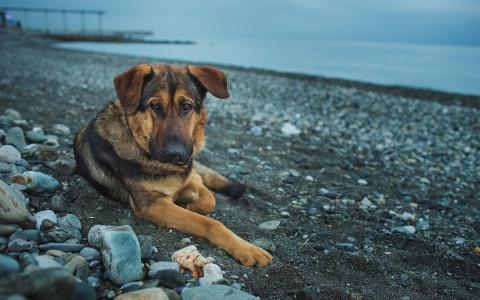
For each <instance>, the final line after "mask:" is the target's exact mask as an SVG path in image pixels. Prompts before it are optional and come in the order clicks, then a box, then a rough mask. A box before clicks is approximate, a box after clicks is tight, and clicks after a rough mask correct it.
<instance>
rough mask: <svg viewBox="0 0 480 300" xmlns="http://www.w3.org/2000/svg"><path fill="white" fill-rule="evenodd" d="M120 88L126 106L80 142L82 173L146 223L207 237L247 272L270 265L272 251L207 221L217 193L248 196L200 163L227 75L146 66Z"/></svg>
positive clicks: (113, 107) (119, 81)
mask: <svg viewBox="0 0 480 300" xmlns="http://www.w3.org/2000/svg"><path fill="white" fill-rule="evenodd" d="M114 84H115V89H116V93H117V96H118V99H119V100H117V101H113V102H111V103H110V104H108V105H107V107H106V108H105V109H103V111H101V112H100V113H99V114H98V115H97V116H96V117H95V118H94V119H93V120H92V121H91V122H90V123H89V124H88V125H87V126H86V127H84V128H82V129H80V131H79V132H78V133H77V135H76V137H75V144H74V149H75V158H76V160H77V165H78V169H79V171H80V174H81V175H82V176H83V177H84V178H85V179H86V180H87V181H88V182H89V183H90V184H91V185H92V186H93V187H95V188H96V189H97V190H98V191H99V192H100V193H101V194H103V195H106V196H107V197H109V198H112V199H114V200H117V201H121V202H123V203H126V204H129V205H130V206H131V207H132V209H133V211H134V213H135V215H137V216H138V217H140V218H144V219H147V220H149V221H151V222H153V223H155V224H158V225H161V226H165V227H169V228H175V229H177V230H179V231H182V232H185V233H188V234H192V235H195V236H199V237H202V238H205V239H207V240H208V241H210V242H211V243H213V244H215V245H217V246H219V247H220V248H223V249H224V250H225V251H227V252H228V253H229V254H230V255H232V256H233V257H234V258H235V259H237V260H238V261H239V262H240V263H242V264H243V265H247V266H252V265H257V266H264V265H266V264H268V263H269V262H270V261H271V259H272V256H271V255H270V254H269V253H268V252H266V251H265V250H263V249H261V248H259V247H257V246H255V245H252V244H250V243H249V242H247V241H245V240H243V239H242V238H240V237H239V236H237V235H235V234H234V233H233V232H231V231H230V230H229V229H227V228H226V227H225V226H224V225H223V224H222V223H220V222H219V221H217V220H214V219H212V218H209V217H207V216H205V215H207V214H208V213H210V212H211V211H212V210H213V209H214V208H215V197H214V194H213V193H212V192H211V191H215V192H220V193H223V194H225V195H227V196H230V197H232V198H240V197H241V196H242V194H243V192H244V190H245V188H244V186H243V185H241V184H239V183H238V182H234V181H231V180H229V179H227V178H225V177H223V176H222V175H220V174H219V173H217V172H215V171H213V170H211V169H209V168H207V167H205V166H203V165H201V164H200V163H198V162H197V161H194V158H195V155H196V154H197V153H198V152H200V150H201V149H202V148H203V146H204V142H205V137H204V128H205V121H206V112H205V109H204V106H203V101H204V99H205V96H206V93H207V92H210V93H211V94H212V95H214V96H215V97H218V98H222V99H224V98H228V97H229V92H228V88H227V79H226V77H225V74H224V73H223V72H221V71H219V70H218V69H215V68H212V67H208V66H190V65H189V66H187V67H180V66H175V65H148V64H141V65H137V66H135V67H133V68H132V69H130V70H128V71H126V72H125V73H123V74H121V75H118V76H116V77H115V79H114Z"/></svg>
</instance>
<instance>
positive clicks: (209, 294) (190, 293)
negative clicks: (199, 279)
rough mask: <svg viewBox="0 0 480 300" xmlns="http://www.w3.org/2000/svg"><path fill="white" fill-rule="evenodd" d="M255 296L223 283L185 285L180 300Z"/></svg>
mask: <svg viewBox="0 0 480 300" xmlns="http://www.w3.org/2000/svg"><path fill="white" fill-rule="evenodd" d="M256 299H257V297H255V296H253V295H251V294H248V293H246V292H244V291H241V290H239V289H236V288H233V287H230V286H226V285H223V284H214V285H210V286H200V287H186V288H184V289H183V290H182V300H256Z"/></svg>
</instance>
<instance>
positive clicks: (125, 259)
mask: <svg viewBox="0 0 480 300" xmlns="http://www.w3.org/2000/svg"><path fill="white" fill-rule="evenodd" d="M101 236H102V246H101V249H102V258H103V264H104V265H105V269H106V270H107V271H108V272H109V277H110V279H111V280H112V281H113V282H115V283H116V284H119V285H121V284H125V283H127V282H131V281H135V280H138V279H140V278H142V276H143V272H142V262H141V253H140V245H139V243H138V239H137V236H136V235H135V233H134V232H133V230H132V228H131V227H130V226H129V225H124V226H117V227H113V228H108V229H104V230H103V233H102V235H101Z"/></svg>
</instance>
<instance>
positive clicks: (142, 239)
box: [138, 235, 153, 259]
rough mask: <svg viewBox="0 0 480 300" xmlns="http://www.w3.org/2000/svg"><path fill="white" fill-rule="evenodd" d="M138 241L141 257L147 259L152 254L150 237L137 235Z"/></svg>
mask: <svg viewBox="0 0 480 300" xmlns="http://www.w3.org/2000/svg"><path fill="white" fill-rule="evenodd" d="M138 242H139V243H140V252H141V256H142V259H148V258H150V257H151V256H152V254H153V241H152V237H151V236H148V235H139V236H138Z"/></svg>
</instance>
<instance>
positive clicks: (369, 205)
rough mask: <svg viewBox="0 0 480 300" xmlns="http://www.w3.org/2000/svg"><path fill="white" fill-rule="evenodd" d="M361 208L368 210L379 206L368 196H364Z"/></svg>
mask: <svg viewBox="0 0 480 300" xmlns="http://www.w3.org/2000/svg"><path fill="white" fill-rule="evenodd" d="M360 208H362V209H365V210H367V209H369V208H372V209H375V208H377V206H376V205H375V204H373V203H372V202H371V201H370V200H368V198H367V197H364V198H363V199H362V201H360Z"/></svg>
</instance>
